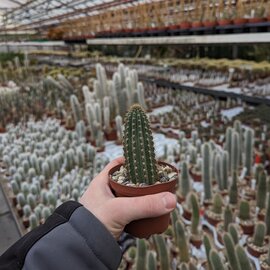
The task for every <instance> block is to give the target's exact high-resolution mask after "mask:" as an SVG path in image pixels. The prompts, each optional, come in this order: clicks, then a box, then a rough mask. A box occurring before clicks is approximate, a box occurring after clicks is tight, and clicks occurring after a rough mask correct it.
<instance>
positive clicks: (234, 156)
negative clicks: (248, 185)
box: [230, 132, 241, 174]
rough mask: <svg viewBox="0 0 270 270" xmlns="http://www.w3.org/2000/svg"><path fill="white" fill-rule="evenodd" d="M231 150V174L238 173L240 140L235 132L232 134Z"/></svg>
mask: <svg viewBox="0 0 270 270" xmlns="http://www.w3.org/2000/svg"><path fill="white" fill-rule="evenodd" d="M231 147H232V150H231V166H230V167H231V174H232V173H233V172H234V171H238V168H239V164H240V155H241V152H240V138H239V134H238V133H237V132H233V133H232V146H231Z"/></svg>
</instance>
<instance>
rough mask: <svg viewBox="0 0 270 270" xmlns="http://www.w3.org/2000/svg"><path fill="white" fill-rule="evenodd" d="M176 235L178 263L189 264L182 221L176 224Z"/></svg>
mask: <svg viewBox="0 0 270 270" xmlns="http://www.w3.org/2000/svg"><path fill="white" fill-rule="evenodd" d="M176 233H177V238H176V239H177V246H178V250H179V257H180V262H189V258H190V257H189V248H188V242H187V238H186V234H185V229H184V225H183V223H182V221H180V220H178V221H177V222H176Z"/></svg>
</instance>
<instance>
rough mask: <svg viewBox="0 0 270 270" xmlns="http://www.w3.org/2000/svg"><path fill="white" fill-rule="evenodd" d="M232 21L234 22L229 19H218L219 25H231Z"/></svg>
mask: <svg viewBox="0 0 270 270" xmlns="http://www.w3.org/2000/svg"><path fill="white" fill-rule="evenodd" d="M231 23H232V21H231V20H229V19H221V20H218V25H221V26H225V25H230V24H231Z"/></svg>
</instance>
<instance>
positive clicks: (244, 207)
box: [239, 200, 250, 220]
mask: <svg viewBox="0 0 270 270" xmlns="http://www.w3.org/2000/svg"><path fill="white" fill-rule="evenodd" d="M239 218H240V219H241V220H249V219H250V206H249V203H248V201H244V200H243V201H241V202H240V206H239Z"/></svg>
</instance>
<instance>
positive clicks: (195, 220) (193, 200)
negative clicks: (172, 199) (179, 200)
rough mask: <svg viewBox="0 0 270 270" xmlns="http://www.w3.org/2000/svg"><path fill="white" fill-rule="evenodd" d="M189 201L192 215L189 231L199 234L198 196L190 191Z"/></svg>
mask: <svg viewBox="0 0 270 270" xmlns="http://www.w3.org/2000/svg"><path fill="white" fill-rule="evenodd" d="M189 203H190V205H191V208H192V217H191V233H192V234H195V235H198V234H199V230H198V228H199V223H200V206H199V203H198V198H197V196H196V194H195V193H193V192H192V193H190V195H189Z"/></svg>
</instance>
